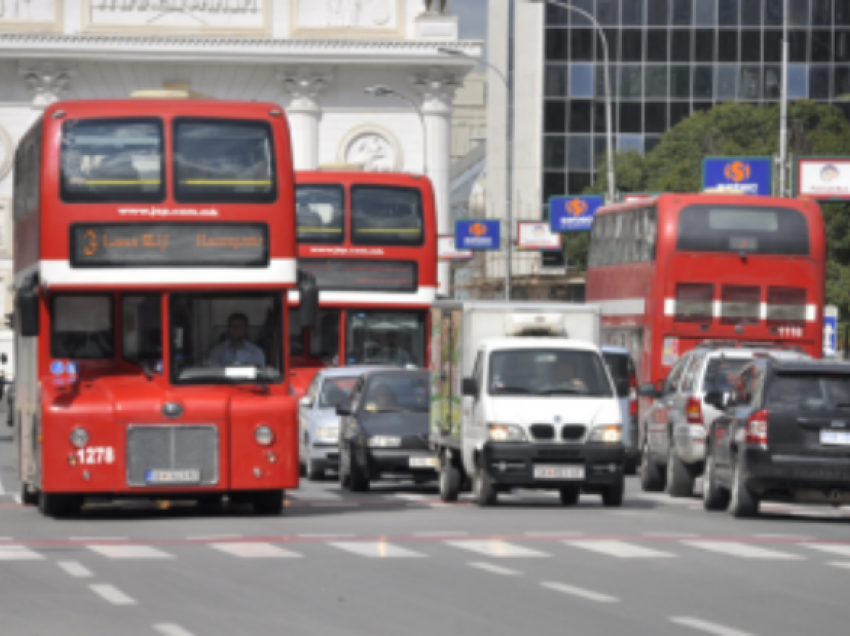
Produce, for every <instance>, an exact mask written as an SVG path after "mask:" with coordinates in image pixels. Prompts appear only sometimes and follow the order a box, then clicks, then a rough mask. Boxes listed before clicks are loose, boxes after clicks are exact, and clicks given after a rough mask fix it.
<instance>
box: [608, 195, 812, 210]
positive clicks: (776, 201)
mask: <svg viewBox="0 0 850 636" xmlns="http://www.w3.org/2000/svg"><path fill="white" fill-rule="evenodd" d="M669 203H673V204H682V205H698V204H700V203H703V204H704V203H720V204H728V205H742V206H765V207H768V206H769V207H790V208H797V209H806V208H809V206H810V205H811V204H812V203H815V202H814V201H812V200H811V199H803V198H800V199H796V198H788V197H764V196H753V195H750V194H732V193H730V192H728V191H724V192H668V193H664V194H659V195H658V196H655V197H651V198H644V199H639V200H636V201H629V202H627V203H614V204H612V205H605V206H603V207H601V208H599V210H598V211H597V212H596V214H606V213H611V212H622V211H625V210H635V209H640V208H645V207H646V206H647V205H651V204H652V205H654V204H658V205H659V206H661V205H665V204H669Z"/></svg>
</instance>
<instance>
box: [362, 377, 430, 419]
mask: <svg viewBox="0 0 850 636" xmlns="http://www.w3.org/2000/svg"><path fill="white" fill-rule="evenodd" d="M429 380H430V378H429V376H428V374H427V373H415V374H404V375H395V376H393V375H378V376H376V377H374V378H372V379H371V381H370V382H369V384H368V386H367V387H366V394H365V396H364V398H363V404H364V405H365V406H364V407H363V408H364V410H365V411H366V412H367V413H394V412H408V413H427V412H428V406H429V402H430V394H429V389H430V385H429Z"/></svg>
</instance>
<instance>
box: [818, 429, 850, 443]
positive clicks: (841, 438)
mask: <svg viewBox="0 0 850 636" xmlns="http://www.w3.org/2000/svg"><path fill="white" fill-rule="evenodd" d="M820 443H821V444H831V445H833V446H850V432H847V431H821V432H820Z"/></svg>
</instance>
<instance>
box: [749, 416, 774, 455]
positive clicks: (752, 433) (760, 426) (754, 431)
mask: <svg viewBox="0 0 850 636" xmlns="http://www.w3.org/2000/svg"><path fill="white" fill-rule="evenodd" d="M768 415H769V414H768V412H767V411H757V412H756V413H753V414H752V415H750V418H749V419H748V420H747V434H746V438H745V439H746V442H747V444H751V445H753V446H762V447H765V448H766V447H767V418H768Z"/></svg>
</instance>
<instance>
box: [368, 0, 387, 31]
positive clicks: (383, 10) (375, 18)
mask: <svg viewBox="0 0 850 636" xmlns="http://www.w3.org/2000/svg"><path fill="white" fill-rule="evenodd" d="M392 12H393V10H392V6H391V5H390V2H388V0H371V2H370V4H369V18H370V19H371V21H372V24H374V25H377V26H385V25H387V24H389V21H390V19H391V18H392Z"/></svg>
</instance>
